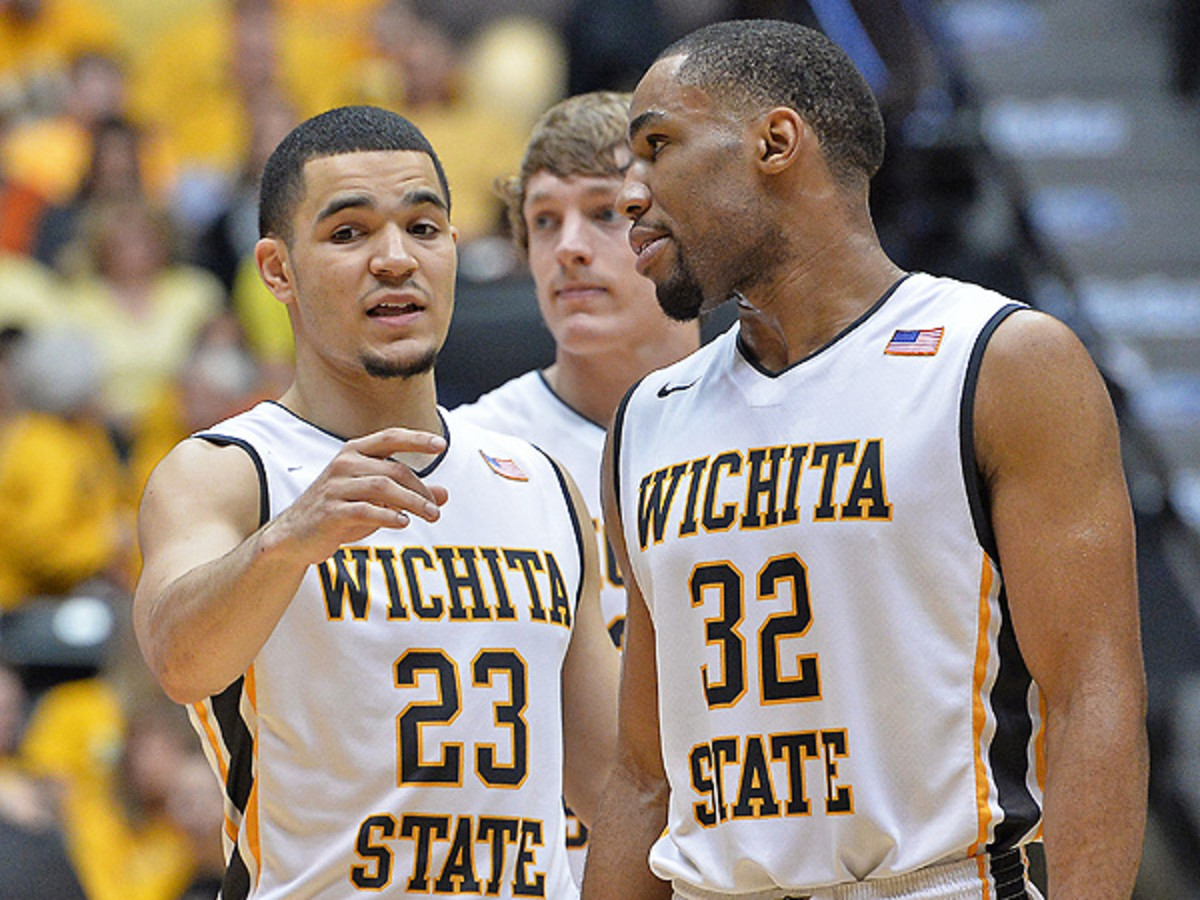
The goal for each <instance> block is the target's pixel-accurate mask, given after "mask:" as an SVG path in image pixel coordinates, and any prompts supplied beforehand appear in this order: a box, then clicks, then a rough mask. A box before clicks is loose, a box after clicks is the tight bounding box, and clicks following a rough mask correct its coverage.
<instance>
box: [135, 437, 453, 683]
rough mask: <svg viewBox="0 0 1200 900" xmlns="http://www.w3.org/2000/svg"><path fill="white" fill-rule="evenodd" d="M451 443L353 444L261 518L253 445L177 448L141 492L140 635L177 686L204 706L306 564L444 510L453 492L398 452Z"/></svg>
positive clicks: (258, 641)
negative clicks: (425, 477) (249, 448)
mask: <svg viewBox="0 0 1200 900" xmlns="http://www.w3.org/2000/svg"><path fill="white" fill-rule="evenodd" d="M444 446H445V445H444V442H443V439H442V438H441V437H439V436H436V435H432V434H428V433H425V432H416V431H409V430H407V429H402V428H393V429H386V430H384V431H380V432H376V433H374V434H371V435H367V436H365V437H362V438H358V439H357V440H353V441H348V442H347V443H346V445H345V447H343V449H342V450H341V452H339V453H338V455H337V456H336V457H335V458H334V459H333V461H332V462H331V463H330V464H329V466H327V467H326V469H325V471H324V472H322V473H321V475H320V476H319V477H318V478H317V480H316V481H315V482H314V483H313V484H312V485H311V486H310V487H309V488H308V490H306V491H305V492H304V493H303V494H301V496H300V497H299V498H298V499H297V500H296V502H295V503H294V504H292V506H290V507H289V508H288V509H286V510H284V511H283V512H282V513H280V514H279V515H278V516H277V517H275V518H274V519H272V520H271V521H269V522H267V523H266V524H265V525H262V526H261V527H259V509H258V497H259V485H258V475H257V472H256V470H255V467H254V465H253V463H252V462H251V460H250V459H249V457H248V456H247V455H246V453H245V452H244V451H243V450H241V449H240V448H237V447H217V446H214V445H212V444H209V443H206V442H204V441H202V440H197V439H189V440H186V441H184V442H182V443H181V444H179V445H178V446H177V447H176V448H175V449H174V450H172V451H171V452H170V453H169V454H167V456H166V458H165V459H164V460H163V461H162V462H161V463H160V464H159V465H158V467H157V468H156V469H155V471H154V473H153V474H152V475H151V477H150V480H149V482H148V483H147V486H146V492H145V495H144V496H143V498H142V507H141V511H140V514H139V521H138V529H139V537H140V540H141V548H142V556H143V567H142V574H141V578H140V579H139V581H138V586H137V590H136V592H135V594H134V606H133V624H134V630H135V632H136V634H137V638H138V643H139V645H140V646H141V648H142V653H143V655H144V656H145V657H146V661H147V662H148V663H149V665H150V669H151V671H153V672H154V674H155V676H156V677H157V678H158V680H159V682H160V683H161V684H162V686H163V689H164V690H165V691H166V692H167V694H168V695H169V696H170V697H171V698H172V699H174V700H175V701H177V702H179V703H193V702H196V701H198V700H202V699H204V698H205V697H209V696H212V695H213V694H216V693H219V692H220V691H222V690H224V689H225V688H226V687H228V686H229V685H230V684H231V683H232V682H233V681H234V680H235V679H236V678H238V676H240V675H242V674H243V673H244V672H245V671H246V670H247V669H248V668H249V666H250V664H251V663H252V662H253V660H254V657H255V656H257V654H258V652H259V650H260V649H261V648H262V646H263V644H264V643H266V641H267V638H269V637H270V635H271V632H272V630H274V628H275V625H276V623H277V622H278V621H279V618H280V616H282V615H283V612H284V610H285V609H286V608H287V605H288V604H289V603H290V602H291V599H292V597H293V596H294V595H295V593H296V589H297V588H298V587H299V585H300V581H301V579H302V578H303V577H304V572H305V570H306V569H307V568H308V567H309V566H310V565H314V564H316V563H319V562H321V561H322V560H324V559H327V558H328V557H329V556H330V555H331V554H332V553H333V552H334V551H335V550H336V549H337V548H338V547H339V546H341V545H342V544H343V543H347V542H353V541H357V540H361V539H362V538H363V537H366V536H367V535H368V534H370V533H371V532H373V531H375V530H376V529H378V528H381V527H385V526H386V527H392V528H397V527H402V526H403V525H405V524H407V523H408V521H409V519H408V517H409V516H410V515H417V516H420V517H422V518H425V519H428V520H430V521H432V520H434V519H436V518H437V516H438V507H439V506H440V505H441V504H442V503H444V502H445V500H446V492H445V490H444V489H443V488H440V487H428V486H426V485H424V484H422V483H421V481H420V480H419V479H418V478H417V477H416V476H415V475H414V474H413V472H412V470H411V469H410V468H409V467H408V466H406V465H404V464H403V463H399V462H396V461H395V460H392V459H388V457H389V456H392V455H393V454H396V453H436V452H439V451H440V449H441V448H442V447H444Z"/></svg>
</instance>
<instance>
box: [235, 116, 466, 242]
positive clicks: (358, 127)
mask: <svg viewBox="0 0 1200 900" xmlns="http://www.w3.org/2000/svg"><path fill="white" fill-rule="evenodd" d="M375 150H415V151H417V152H420V153H427V154H428V155H429V158H430V159H431V160H433V168H434V169H435V170H436V171H437V177H438V183H439V184H440V185H441V188H442V193H443V194H444V195H445V199H446V211H447V212H449V210H450V185H449V183H448V182H447V181H446V173H445V171H444V170H443V169H442V162H441V160H440V159H438V156H437V153H435V152H434V149H433V145H432V144H430V143H429V139H428V138H426V137H425V135H424V134H422V133H421V129H419V128H417V126H416V125H414V124H413V123H412V122H410V121H409V120H408V119H406V118H404V116H401V115H399V114H398V113H394V112H391V111H390V110H386V109H381V108H380V107H378V106H339V107H337V108H335V109H331V110H328V111H326V112H323V113H320V114H319V115H316V116H313V117H312V118H311V119H307V120H305V121H304V122H301V123H300V124H299V125H297V126H296V127H295V128H294V129H292V131H291V132H290V133H289V134H288V135H287V137H285V138H284V139H283V140H282V141H280V142H279V146H277V147H276V148H275V149H274V151H272V153H271V156H270V157H269V158H268V159H267V164H266V166H264V167H263V173H262V180H261V182H260V185H259V195H258V196H259V200H258V233H259V236H260V237H267V236H268V235H272V234H274V235H278V236H280V237H282V238H283V239H284V240H285V241H289V240H291V237H292V234H291V228H292V216H293V215H294V214H295V212H296V207H297V206H298V205H299V204H300V201H301V200H302V199H303V197H304V166H305V164H306V163H307V162H309V161H310V160H313V159H316V158H318V157H324V156H337V155H339V154H342V153H365V152H371V151H375Z"/></svg>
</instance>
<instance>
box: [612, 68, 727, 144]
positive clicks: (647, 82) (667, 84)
mask: <svg viewBox="0 0 1200 900" xmlns="http://www.w3.org/2000/svg"><path fill="white" fill-rule="evenodd" d="M683 61H684V57H682V56H668V57H666V58H665V59H660V60H659V61H658V62H656V63H655V64H654V65H652V66H651V67H650V69H649V70H648V71H647V72H646V74H645V75H643V76H642V80H641V81H639V82H638V85H637V88H635V89H634V92H633V99H632V100H631V102H630V104H629V136H630V137H631V138H636V137H637V135H638V133H639V132H641V131H644V130H645V128H646V127H647V126H649V125H654V124H686V123H687V122H690V121H692V120H696V119H700V120H707V119H712V118H713V117H714V115H715V113H716V107H715V105H714V103H713V100H712V97H710V96H709V94H708V93H707V92H706V91H704V90H703V89H702V88H699V87H696V86H695V85H688V84H681V83H680V81H679V69H680V68H681V67H682V65H683Z"/></svg>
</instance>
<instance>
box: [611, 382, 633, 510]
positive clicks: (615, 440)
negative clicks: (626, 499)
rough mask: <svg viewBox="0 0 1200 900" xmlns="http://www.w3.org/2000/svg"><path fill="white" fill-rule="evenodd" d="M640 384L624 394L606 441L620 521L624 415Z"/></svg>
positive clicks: (614, 414)
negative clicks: (607, 442)
mask: <svg viewBox="0 0 1200 900" xmlns="http://www.w3.org/2000/svg"><path fill="white" fill-rule="evenodd" d="M641 383H642V379H640V378H639V379H638V380H637V381H635V382H634V383H633V387H631V388H630V389H629V390H627V391H626V392H625V396H624V397H622V398H621V402H620V403H618V404H617V411H616V412H615V413H613V421H612V428H611V429H610V430H609V433H608V440H609V443H610V444H611V445H612V447H611V453H610V456H611V457H612V458H611V459H610V460H609V462H610V463H611V464H612V486H613V499H614V500H615V501H616V505H617V515H618V516H620V517H621V518H622V519H623V518H625V516H624V514H623V513H622V512H621V438H622V436H623V435H624V433H625V413H626V412H628V411H629V400H630V398H631V397H632V396H633V392H634V391H635V390H637V387H638V385H640V384H641ZM606 527H607V526H606Z"/></svg>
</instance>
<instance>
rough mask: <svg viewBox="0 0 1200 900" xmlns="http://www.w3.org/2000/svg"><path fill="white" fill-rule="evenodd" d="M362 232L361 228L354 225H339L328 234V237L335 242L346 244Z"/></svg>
mask: <svg viewBox="0 0 1200 900" xmlns="http://www.w3.org/2000/svg"><path fill="white" fill-rule="evenodd" d="M361 234H362V229H360V228H358V227H357V226H355V225H339V226H338V227H337V228H335V229H334V230H333V231H332V232H330V234H329V239H330V240H331V241H333V242H334V243H335V244H347V243H349V242H350V241H352V240H354V239H355V238H357V237H358V236H359V235H361Z"/></svg>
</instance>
